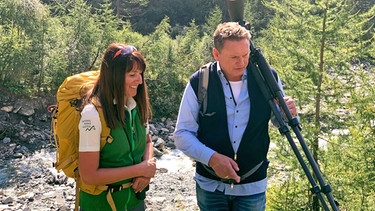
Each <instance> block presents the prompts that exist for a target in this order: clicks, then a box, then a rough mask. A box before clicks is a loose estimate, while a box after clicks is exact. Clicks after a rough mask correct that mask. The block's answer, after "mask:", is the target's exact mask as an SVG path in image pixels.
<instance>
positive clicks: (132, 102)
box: [113, 97, 137, 111]
mask: <svg viewBox="0 0 375 211" xmlns="http://www.w3.org/2000/svg"><path fill="white" fill-rule="evenodd" d="M113 104H117V102H116V100H115V99H113ZM136 106H137V102H136V101H135V100H134V98H132V97H129V98H128V99H127V101H126V103H125V108H127V109H129V110H130V111H131V110H133V109H134V108H135V107H136Z"/></svg>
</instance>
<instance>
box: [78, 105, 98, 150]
mask: <svg viewBox="0 0 375 211" xmlns="http://www.w3.org/2000/svg"><path fill="white" fill-rule="evenodd" d="M78 128H79V152H98V151H100V134H101V132H102V124H101V122H100V117H99V113H98V111H97V110H96V108H95V106H94V105H93V104H89V105H86V106H85V107H84V108H83V110H82V112H81V119H80V121H79V125H78Z"/></svg>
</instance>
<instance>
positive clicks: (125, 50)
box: [113, 45, 137, 59]
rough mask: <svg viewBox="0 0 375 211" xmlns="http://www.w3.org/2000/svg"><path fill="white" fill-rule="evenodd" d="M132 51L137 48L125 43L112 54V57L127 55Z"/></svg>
mask: <svg viewBox="0 0 375 211" xmlns="http://www.w3.org/2000/svg"><path fill="white" fill-rule="evenodd" d="M134 51H137V49H136V48H135V47H134V46H131V45H127V46H125V47H123V48H121V49H119V50H118V51H117V52H116V53H115V55H113V59H115V58H116V57H117V56H118V55H124V56H125V55H127V54H132V53H133V52H134Z"/></svg>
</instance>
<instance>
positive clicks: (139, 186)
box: [132, 177, 151, 193]
mask: <svg viewBox="0 0 375 211" xmlns="http://www.w3.org/2000/svg"><path fill="white" fill-rule="evenodd" d="M150 180H151V178H149V177H136V178H134V180H133V184H132V188H133V190H134V192H136V193H138V192H141V191H143V189H145V188H146V187H147V185H148V184H150Z"/></svg>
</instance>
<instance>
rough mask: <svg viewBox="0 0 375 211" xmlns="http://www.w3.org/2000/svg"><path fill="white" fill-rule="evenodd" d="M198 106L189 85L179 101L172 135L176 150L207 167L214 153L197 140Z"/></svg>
mask: <svg viewBox="0 0 375 211" xmlns="http://www.w3.org/2000/svg"><path fill="white" fill-rule="evenodd" d="M198 115H199V104H198V100H197V96H196V95H195V93H194V90H193V88H192V87H191V85H190V83H188V85H187V86H186V88H185V91H184V95H183V97H182V100H181V104H180V109H179V114H178V117H177V123H176V129H175V132H174V133H173V136H174V141H175V145H176V147H177V149H179V150H181V151H182V152H183V153H184V154H186V155H188V156H189V157H191V158H193V159H195V160H197V161H199V162H201V163H203V164H206V165H208V161H209V160H210V158H211V156H212V155H213V154H214V153H215V151H214V150H212V149H211V148H209V147H207V146H205V145H204V144H202V142H200V141H199V140H198V138H197V131H198V128H199V125H198Z"/></svg>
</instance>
